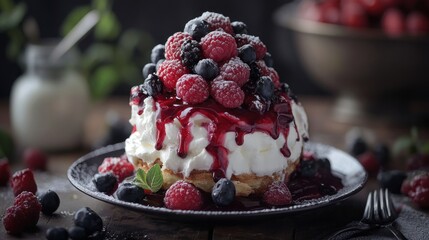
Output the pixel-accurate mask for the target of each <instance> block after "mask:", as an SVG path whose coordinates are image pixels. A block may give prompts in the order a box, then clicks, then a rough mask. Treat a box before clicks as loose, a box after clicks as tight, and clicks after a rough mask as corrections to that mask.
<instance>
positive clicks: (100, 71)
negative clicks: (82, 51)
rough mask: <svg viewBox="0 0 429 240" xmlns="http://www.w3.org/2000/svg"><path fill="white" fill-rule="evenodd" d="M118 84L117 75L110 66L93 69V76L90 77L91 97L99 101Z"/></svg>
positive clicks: (113, 67)
mask: <svg viewBox="0 0 429 240" xmlns="http://www.w3.org/2000/svg"><path fill="white" fill-rule="evenodd" d="M118 83H119V79H118V73H117V72H116V70H115V66H114V65H112V64H108V65H104V66H101V67H99V68H97V69H95V71H94V74H92V76H90V87H91V92H92V96H94V97H95V99H100V98H103V97H105V96H107V95H108V94H109V93H110V92H111V91H112V90H113V88H114V87H115V86H116V85H117V84H118Z"/></svg>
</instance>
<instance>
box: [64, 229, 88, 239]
mask: <svg viewBox="0 0 429 240" xmlns="http://www.w3.org/2000/svg"><path fill="white" fill-rule="evenodd" d="M68 233H69V238H70V239H71V240H85V239H87V238H88V235H87V234H86V231H85V228H83V227H77V226H73V227H71V228H69V230H68Z"/></svg>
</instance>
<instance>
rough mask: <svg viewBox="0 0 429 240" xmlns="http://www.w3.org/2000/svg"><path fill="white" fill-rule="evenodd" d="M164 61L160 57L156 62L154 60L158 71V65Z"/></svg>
mask: <svg viewBox="0 0 429 240" xmlns="http://www.w3.org/2000/svg"><path fill="white" fill-rule="evenodd" d="M164 61H165V59H160V60H159V61H158V62H156V71H158V69H159V66H160V65H161V64H162V63H163V62H164Z"/></svg>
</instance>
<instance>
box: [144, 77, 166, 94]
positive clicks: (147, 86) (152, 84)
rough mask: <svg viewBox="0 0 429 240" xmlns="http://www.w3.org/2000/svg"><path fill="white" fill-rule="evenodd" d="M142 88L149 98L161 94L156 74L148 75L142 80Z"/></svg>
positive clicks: (160, 86)
mask: <svg viewBox="0 0 429 240" xmlns="http://www.w3.org/2000/svg"><path fill="white" fill-rule="evenodd" d="M142 88H143V89H144V91H145V93H146V94H147V95H149V96H156V95H158V94H160V93H162V89H163V85H162V82H161V80H160V79H159V78H158V76H157V75H156V74H149V76H148V77H147V78H146V79H145V80H144V82H143V86H142Z"/></svg>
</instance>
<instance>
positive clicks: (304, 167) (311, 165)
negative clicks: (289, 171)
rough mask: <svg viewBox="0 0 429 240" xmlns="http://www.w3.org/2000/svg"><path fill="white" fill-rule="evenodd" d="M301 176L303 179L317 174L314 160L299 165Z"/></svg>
mask: <svg viewBox="0 0 429 240" xmlns="http://www.w3.org/2000/svg"><path fill="white" fill-rule="evenodd" d="M299 170H300V172H301V175H302V176H304V177H314V175H315V174H316V172H317V164H316V161H315V160H304V161H301V163H300V168H299Z"/></svg>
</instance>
